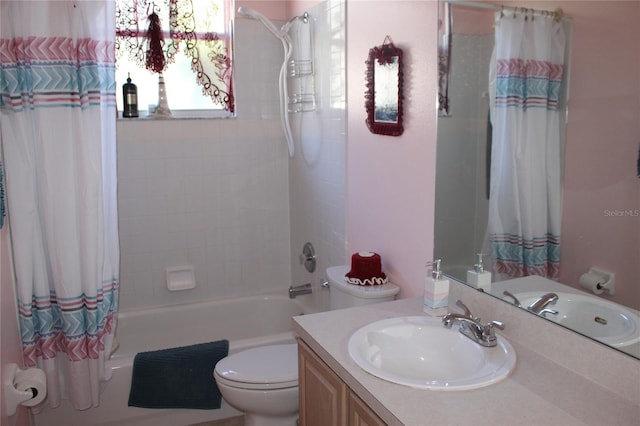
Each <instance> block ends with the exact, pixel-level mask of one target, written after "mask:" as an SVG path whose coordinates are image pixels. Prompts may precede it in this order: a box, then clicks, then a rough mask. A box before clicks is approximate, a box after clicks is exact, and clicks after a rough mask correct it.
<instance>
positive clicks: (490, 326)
mask: <svg viewBox="0 0 640 426" xmlns="http://www.w3.org/2000/svg"><path fill="white" fill-rule="evenodd" d="M456 305H457V306H458V307H460V308H462V310H463V311H464V313H462V314H458V313H453V312H449V313H448V314H446V315H445V316H443V317H442V324H443V325H444V326H445V327H447V328H451V327H452V326H453V323H454V322H457V323H458V324H460V325H459V329H458V330H459V331H460V333H462V334H464V335H465V336H467V337H468V338H469V339H471V340H473V341H474V342H476V343H478V344H479V345H482V346H486V347H492V346H496V345H497V344H498V339H497V337H496V333H495V328H499V329H500V330H504V323H502V322H500V321H491V322H489V323H487V324H484V325H483V324H482V323H481V321H480V318H478V317H474V316H473V315H472V314H471V311H470V310H469V308H467V306H466V305H465V304H464V303H462V301H461V300H458V301H457V302H456Z"/></svg>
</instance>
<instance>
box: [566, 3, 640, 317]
mask: <svg viewBox="0 0 640 426" xmlns="http://www.w3.org/2000/svg"><path fill="white" fill-rule="evenodd" d="M561 6H562V7H563V9H564V10H565V12H566V13H567V14H568V15H570V16H572V17H573V49H572V57H571V60H572V63H571V73H570V91H571V92H570V97H569V128H568V133H567V161H566V178H565V192H564V218H563V225H562V226H563V251H562V256H563V261H562V265H563V266H562V271H561V276H560V280H561V281H562V282H564V283H567V284H572V285H576V283H577V281H578V278H579V277H580V275H581V274H582V273H584V272H586V271H587V270H588V269H589V268H590V267H592V266H596V267H600V268H602V269H607V270H610V271H613V272H615V273H616V281H617V284H616V293H615V295H614V296H613V297H612V300H614V301H617V302H620V303H623V304H625V305H628V306H631V307H634V308H636V309H640V179H638V177H637V176H636V161H637V159H638V147H639V145H640V49H639V48H638V41H639V40H640V25H638V21H639V20H640V2H638V1H607V2H589V1H581V2H562V5H561Z"/></svg>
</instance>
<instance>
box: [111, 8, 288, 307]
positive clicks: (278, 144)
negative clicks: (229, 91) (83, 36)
mask: <svg viewBox="0 0 640 426" xmlns="http://www.w3.org/2000/svg"><path fill="white" fill-rule="evenodd" d="M235 28H236V31H235V37H236V38H235V41H236V48H235V55H236V59H235V60H236V70H235V72H236V74H235V78H236V96H237V117H236V118H235V119H210V120H132V121H119V122H118V179H119V186H118V202H119V223H120V248H121V295H120V308H121V310H131V309H137V308H141V307H147V306H157V305H169V304H176V303H184V302H190V301H197V300H202V299H208V298H221V297H231V296H237V295H244V294H254V293H259V292H265V291H269V290H273V289H279V288H281V289H283V291H285V290H286V287H287V286H288V285H289V283H290V281H291V278H290V277H291V269H290V254H289V253H290V249H289V247H290V240H289V222H290V221H289V180H288V159H287V153H286V143H285V142H284V140H283V133H282V130H281V128H280V118H279V115H278V89H277V78H278V72H279V69H280V65H281V63H282V62H281V61H282V46H281V44H280V43H279V42H278V40H276V39H275V38H274V37H273V36H272V35H271V34H270V33H269V32H268V31H267V30H266V29H265V28H264V27H263V26H262V25H261V24H259V23H258V22H257V21H252V20H247V19H238V20H236V26H235ZM182 265H193V267H194V269H195V279H196V284H197V286H196V288H195V289H192V290H184V291H180V292H170V291H168V290H167V288H166V281H165V269H166V268H170V267H176V266H182Z"/></svg>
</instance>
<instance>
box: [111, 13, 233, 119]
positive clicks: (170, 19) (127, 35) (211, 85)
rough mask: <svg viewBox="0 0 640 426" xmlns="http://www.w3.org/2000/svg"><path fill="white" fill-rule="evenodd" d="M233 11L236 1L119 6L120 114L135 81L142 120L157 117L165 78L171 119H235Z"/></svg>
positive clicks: (117, 77) (117, 70)
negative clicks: (129, 85)
mask: <svg viewBox="0 0 640 426" xmlns="http://www.w3.org/2000/svg"><path fill="white" fill-rule="evenodd" d="M234 9H235V5H234V0H116V64H117V66H116V84H117V85H118V87H117V88H116V93H117V101H118V109H119V111H122V108H123V99H122V96H123V95H122V85H123V84H124V83H126V82H127V78H128V77H129V76H130V78H131V82H132V83H134V84H135V85H136V86H137V101H138V110H139V117H140V118H145V117H149V116H153V111H154V110H155V108H157V105H158V102H159V93H158V92H159V76H160V75H162V76H163V78H164V82H165V88H166V100H167V102H168V107H169V109H170V111H171V116H172V117H174V118H181V117H188V118H193V117H220V118H226V117H234V116H235V97H234V87H233V83H234V82H233V18H234V14H235V10H234ZM154 13H155V15H154V16H152V14H154ZM154 19H155V20H156V21H155V22H156V23H159V30H158V28H157V26H155V27H154V26H153V25H152V26H151V27H150V24H151V21H153V20H154ZM150 112H151V115H150V114H149V113H150Z"/></svg>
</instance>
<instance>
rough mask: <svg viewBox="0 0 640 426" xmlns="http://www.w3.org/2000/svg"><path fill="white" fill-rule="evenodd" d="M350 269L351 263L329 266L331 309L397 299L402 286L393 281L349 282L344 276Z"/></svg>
mask: <svg viewBox="0 0 640 426" xmlns="http://www.w3.org/2000/svg"><path fill="white" fill-rule="evenodd" d="M350 269H351V266H350V265H342V266H331V267H329V268H327V278H328V279H329V291H330V306H329V308H330V309H331V310H334V309H343V308H351V307H354V306H362V305H369V304H371V303H380V302H389V301H391V300H393V299H395V297H396V294H398V292H399V291H400V287H398V286H397V285H395V284H392V283H386V284H382V285H355V284H349V283H348V282H346V281H345V279H344V276H345V275H346V274H347V272H349V270H350Z"/></svg>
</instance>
